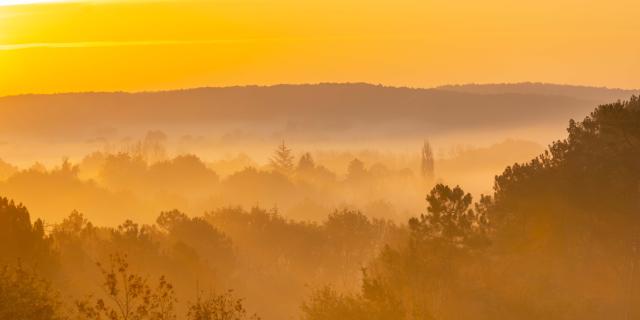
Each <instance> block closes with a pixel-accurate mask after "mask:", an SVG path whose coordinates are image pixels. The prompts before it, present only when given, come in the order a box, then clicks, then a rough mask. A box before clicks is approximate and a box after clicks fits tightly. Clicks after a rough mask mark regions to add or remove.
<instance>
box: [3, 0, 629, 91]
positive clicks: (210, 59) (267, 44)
mask: <svg viewBox="0 0 640 320" xmlns="http://www.w3.org/2000/svg"><path fill="white" fill-rule="evenodd" d="M41 1H42V0H40V2H41ZM17 2H23V3H25V2H35V1H29V0H26V1H21V0H0V95H10V94H18V93H42V92H64V91H96V90H100V91H103V90H108V91H111V90H128V91H138V90H159V89H169V88H183V87H196V86H227V85H237V84H274V83H308V82H312V83H315V82H360V81H364V82H371V83H382V84H388V85H407V86H416V87H429V86H435V85H440V84H449V83H469V82H477V83H485V82H519V81H541V82H554V83H571V84H586V85H598V86H610V87H624V88H640V77H638V74H639V71H640V41H638V39H640V2H638V1H637V0H610V1H589V0H538V1H529V2H526V3H525V2H524V1H513V0H511V1H507V0H487V1H477V0H458V1H452V0H395V1H375V0H373V1H372V0H368V1H364V0H358V1H339V0H324V1H315V0H314V1H299V0H295V1H294V0H278V1H267V0H249V1H239V0H212V1H184V0H181V1H109V0H102V1H75V2H68V1H67V2H65V1H61V3H47V4H23V5H13V4H14V3H17Z"/></svg>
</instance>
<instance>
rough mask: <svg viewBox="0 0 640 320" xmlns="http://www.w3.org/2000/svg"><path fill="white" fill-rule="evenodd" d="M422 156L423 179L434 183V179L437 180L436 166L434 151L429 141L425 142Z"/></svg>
mask: <svg viewBox="0 0 640 320" xmlns="http://www.w3.org/2000/svg"><path fill="white" fill-rule="evenodd" d="M420 155H421V157H422V162H421V169H422V177H423V178H424V179H425V180H427V181H433V179H434V178H435V166H434V159H433V151H432V149H431V144H429V141H428V140H425V141H424V144H423V145H422V152H421V153H420Z"/></svg>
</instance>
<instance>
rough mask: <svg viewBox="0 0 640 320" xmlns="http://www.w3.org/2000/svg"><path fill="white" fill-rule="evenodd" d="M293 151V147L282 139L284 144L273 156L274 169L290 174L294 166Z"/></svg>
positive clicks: (272, 164)
mask: <svg viewBox="0 0 640 320" xmlns="http://www.w3.org/2000/svg"><path fill="white" fill-rule="evenodd" d="M292 153H293V152H292V151H291V149H289V148H288V147H287V146H286V145H285V143H284V141H282V144H281V145H279V146H278V148H277V149H276V151H275V154H274V156H273V157H272V158H271V166H272V167H273V170H274V171H277V172H280V173H282V174H290V173H291V172H292V171H293V167H294V164H293V161H294V157H293V154H292Z"/></svg>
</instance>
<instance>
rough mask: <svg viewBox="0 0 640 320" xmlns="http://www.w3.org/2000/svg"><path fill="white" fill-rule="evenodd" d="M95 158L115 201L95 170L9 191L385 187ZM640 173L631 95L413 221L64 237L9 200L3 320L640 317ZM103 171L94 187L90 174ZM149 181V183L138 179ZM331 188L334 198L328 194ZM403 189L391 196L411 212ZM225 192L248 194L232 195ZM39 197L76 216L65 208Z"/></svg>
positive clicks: (283, 152) (233, 212) (140, 226)
mask: <svg viewBox="0 0 640 320" xmlns="http://www.w3.org/2000/svg"><path fill="white" fill-rule="evenodd" d="M153 146H154V144H153V143H150V144H147V145H146V147H148V148H151V150H154V149H153ZM152 153H153V152H151V154H152ZM146 154H150V153H148V152H147V153H146ZM422 154H423V156H422V159H423V162H422V163H421V165H422V167H421V168H422V172H421V173H420V175H421V178H422V180H425V178H434V177H433V175H434V173H433V172H431V170H433V162H432V158H431V157H432V154H433V151H432V150H431V148H430V146H429V145H428V144H425V146H424V148H423V153H422ZM101 157H102V158H101ZM94 158H95V159H98V160H99V161H98V160H97V161H96V163H100V165H99V166H98V167H99V168H100V169H99V170H98V169H97V170H98V171H96V172H99V173H97V174H98V175H103V176H102V179H101V180H100V183H102V184H106V185H108V186H109V189H108V190H110V191H104V190H107V189H101V187H100V186H99V185H98V184H97V183H95V182H87V181H83V180H80V179H77V177H78V175H79V174H80V172H81V171H83V170H81V166H76V165H72V164H70V163H67V162H65V163H64V164H63V165H61V166H60V167H59V168H57V169H56V170H53V171H49V170H46V169H42V168H40V169H39V168H37V167H36V168H32V169H31V170H26V171H23V172H21V173H19V174H18V175H16V174H12V175H11V177H9V178H7V179H8V180H7V181H8V182H5V185H6V183H13V184H16V185H20V186H21V188H23V189H22V190H23V191H22V192H24V193H25V194H27V193H29V192H30V190H32V189H31V188H40V186H34V185H30V182H31V181H34V180H32V177H34V176H37V177H41V176H46V177H49V178H50V180H49V181H50V183H52V186H53V187H52V188H51V189H48V190H52V189H55V187H56V186H57V185H58V184H67V185H65V186H64V187H60V188H61V190H67V189H68V188H78V190H85V188H94V190H102V191H96V192H93V191H92V193H91V195H92V196H91V197H93V200H94V201H96V202H98V203H104V206H105V207H108V208H109V209H110V210H117V209H114V208H116V207H114V205H118V204H117V203H116V204H114V203H113V202H122V201H127V198H129V199H140V198H141V197H134V196H133V195H132V194H131V193H130V192H131V191H127V192H124V191H123V192H121V193H118V192H117V191H113V190H117V189H118V188H120V187H121V186H122V185H126V186H127V187H128V189H127V190H134V192H141V193H144V192H148V190H152V189H154V188H175V189H180V190H182V191H183V192H186V193H190V192H193V193H197V192H199V191H200V190H206V189H209V188H216V189H217V190H222V191H221V192H220V193H218V194H219V196H220V197H222V198H224V197H231V196H233V195H235V194H237V192H241V191H244V192H246V193H251V194H256V195H258V194H259V195H260V196H264V197H265V198H268V197H271V196H272V195H271V194H270V193H269V192H272V191H273V190H277V191H278V192H279V194H278V196H279V197H280V196H283V195H287V194H292V195H294V194H295V193H296V190H298V189H299V187H296V188H294V189H286V187H282V189H274V188H273V187H272V185H273V183H272V182H270V183H268V184H264V185H263V186H260V185H259V184H255V183H254V182H255V180H254V178H246V177H253V176H255V175H265V176H266V177H268V179H275V180H278V179H280V180H279V181H281V183H282V184H283V185H285V186H286V185H287V184H288V183H291V181H297V182H296V183H298V184H300V183H303V182H300V181H311V183H310V184H312V185H315V187H314V189H313V190H320V191H317V192H318V196H319V197H321V196H322V195H327V194H328V193H327V192H332V193H333V192H345V190H346V191H349V190H357V189H353V188H346V187H345V188H334V187H335V186H336V185H337V184H341V185H349V184H355V185H358V184H366V185H370V184H372V181H373V180H371V179H372V178H371V172H372V171H374V169H373V168H371V167H366V166H365V164H364V163H363V162H362V161H360V160H356V159H352V160H351V161H350V162H349V166H348V168H347V170H346V172H347V174H346V178H344V179H342V178H340V179H338V178H336V176H335V174H334V173H332V171H331V170H328V169H327V168H325V167H323V166H320V165H317V164H316V163H315V162H314V159H313V158H312V157H311V156H309V155H304V156H302V157H299V158H298V159H295V158H294V157H293V156H292V155H291V154H290V150H289V149H288V148H287V146H286V145H284V144H283V145H282V146H281V147H280V149H279V150H278V152H277V153H276V154H275V155H274V157H273V159H272V163H271V165H272V169H271V171H265V170H258V169H255V168H254V169H244V170H242V171H240V172H239V173H235V174H232V175H231V176H230V177H226V178H225V179H222V180H221V179H220V177H218V176H217V175H216V174H215V173H212V171H210V170H207V168H206V166H204V165H203V164H202V163H201V162H198V160H197V158H194V157H188V156H185V157H180V158H175V159H172V160H169V161H160V162H157V163H155V164H152V165H149V164H148V163H145V162H144V161H142V160H138V159H137V158H136V157H135V155H133V156H132V154H131V153H118V154H100V155H95V157H94ZM104 159H108V160H104ZM638 159H640V99H638V98H637V97H632V98H631V99H630V100H628V101H624V102H616V103H612V104H606V105H601V106H599V107H598V108H596V109H595V111H593V112H592V113H591V114H590V115H589V116H587V117H586V118H584V120H582V121H573V120H572V121H570V123H569V127H568V136H567V137H566V139H564V140H561V141H556V142H554V143H553V144H551V145H550V146H549V148H548V150H546V151H545V152H544V153H543V154H541V155H540V156H538V157H536V158H535V159H533V160H531V161H529V162H526V163H519V164H514V165H512V166H509V167H507V168H506V169H504V171H503V172H502V173H500V174H499V175H497V176H496V177H495V182H494V191H493V193H492V194H490V195H482V196H477V197H473V196H472V195H471V194H470V193H468V192H466V191H465V189H464V186H463V185H462V186H457V185H456V184H451V185H448V184H444V183H438V181H437V180H436V181H431V183H430V184H429V186H432V187H431V188H430V187H427V184H425V186H424V188H425V189H424V190H423V196H422V197H421V198H424V194H426V199H424V201H423V209H422V210H419V211H418V210H417V211H416V212H414V213H413V214H412V216H413V217H411V218H409V219H406V220H404V221H398V220H395V219H388V218H384V216H378V215H375V216H374V215H369V214H368V212H367V210H356V209H353V208H349V207H344V208H340V209H337V210H333V211H329V212H326V214H325V217H323V218H320V219H302V218H297V219H292V218H290V217H285V216H284V215H282V214H281V213H280V212H279V210H278V208H277V207H264V206H261V205H260V203H259V202H257V203H254V204H253V205H244V206H226V207H224V206H223V207H220V206H216V204H218V202H216V201H212V202H211V207H210V208H208V209H205V210H203V211H201V212H202V213H195V212H189V214H187V213H185V212H182V211H178V210H172V207H168V208H159V209H158V210H157V212H158V214H157V216H156V218H155V221H153V222H144V223H141V222H139V221H134V220H133V217H135V214H129V212H113V213H112V215H111V216H112V217H113V216H117V217H121V221H122V222H120V223H119V224H118V225H117V226H104V225H102V224H94V222H93V221H90V220H89V219H88V218H87V216H85V214H88V213H82V212H78V211H74V212H70V213H69V214H68V215H67V216H66V217H65V218H64V219H61V222H59V223H55V224H53V225H51V224H48V223H47V222H45V221H42V220H39V219H32V217H30V214H29V211H28V209H27V208H26V207H24V206H23V205H21V204H19V202H20V201H21V199H20V198H19V197H13V198H15V199H14V200H10V199H8V198H2V199H1V200H0V228H1V230H0V261H1V262H2V264H3V265H4V266H3V267H2V268H1V269H0V319H110V320H125V319H127V320H129V319H137V320H143V319H217V320H226V319H238V320H239V319H252V318H263V319H302V320H324V319H327V320H328V319H345V320H350V319H637V318H638V317H640V289H639V288H638V285H639V284H640V279H639V277H640V274H639V273H640V270H638V268H639V267H640V266H638V264H639V262H640V251H639V250H640V248H639V247H638V246H639V245H640V221H639V220H640V216H638V213H639V212H640V161H639V160H638ZM121 162H124V163H126V165H112V166H111V167H109V166H110V165H111V164H116V163H121ZM89 163H90V162H89V161H88V160H87V162H86V163H84V166H85V169H84V171H83V172H85V173H86V172H90V171H91V170H88V169H86V168H89V167H90V165H89ZM172 165H175V166H180V165H184V166H187V167H189V168H190V169H189V170H187V171H181V170H171V168H173V167H172ZM136 166H138V167H137V168H140V166H141V167H143V168H144V170H142V169H140V170H138V169H135V168H136ZM122 168H127V170H123V169H122ZM132 168H133V169H132ZM193 168H196V169H197V168H201V169H199V171H198V170H195V169H193ZM377 170H382V169H381V168H378V169H377ZM140 172H144V173H145V176H144V177H142V176H141V177H138V178H136V179H132V178H131V177H132V175H134V174H138V173H140ZM182 172H189V173H190V176H188V177H183V176H180V174H181V173H182ZM105 173H109V174H108V175H105ZM381 174H382V173H377V174H376V175H374V176H376V177H379V176H380V175H381ZM386 174H388V175H389V176H392V177H395V178H394V179H396V178H397V179H405V178H406V177H407V175H406V174H405V173H403V172H396V171H393V170H388V171H386ZM403 174H405V175H403ZM409 176H410V175H409ZM16 177H17V178H16ZM74 177H75V178H74ZM107 177H108V178H107ZM305 177H306V178H305ZM309 177H311V178H309ZM403 177H404V178H403ZM12 179H13V180H12ZM304 179H307V180H304ZM406 179H409V178H406ZM221 181H223V182H222V183H221ZM230 181H231V182H230ZM320 181H327V182H326V183H327V186H328V187H327V190H328V189H331V191H322V190H323V189H321V188H319V187H318V185H321V184H320ZM183 182H188V183H184V184H183ZM134 183H140V184H141V185H140V186H135V185H134V187H132V186H131V184H134ZM403 183H407V182H403V180H400V181H398V182H396V183H395V184H393V186H394V188H396V189H398V190H395V191H388V189H385V188H381V189H379V190H378V192H379V194H382V195H384V193H385V192H387V191H388V192H389V195H388V197H389V198H391V197H396V196H398V195H401V194H402V192H403V189H402V184H403ZM143 184H144V186H142V185H143ZM166 184H170V187H167V186H166ZM194 185H197V186H198V187H197V188H195V189H193V190H192V189H190V188H192V187H193V186H194ZM380 185H381V186H384V185H387V184H386V183H381V184H380ZM227 188H236V189H235V190H234V193H233V194H231V193H230V194H228V195H226V194H225V193H224V192H225V190H226V189H227ZM12 190H15V188H13V189H12ZM156 191H157V190H156ZM128 192H129V193H128ZM152 194H153V196H157V195H158V193H157V192H154V193H152ZM42 196H43V197H44V196H48V197H51V199H58V198H61V199H63V200H61V201H72V200H73V199H68V198H67V199H65V197H69V196H68V195H65V194H64V192H60V193H55V192H53V193H46V194H44V193H43V195H42ZM147 196H149V195H147ZM194 196H200V195H194ZM201 196H205V197H206V195H201ZM91 197H80V198H81V199H85V200H86V199H92V198H91ZM142 198H144V197H142ZM345 199H346V198H345ZM383 200H384V199H383ZM86 201H88V200H86ZM176 207H179V206H176ZM122 208H127V210H131V209H130V208H132V207H131V206H128V205H127V206H124V205H123V207H122ZM299 210H304V208H302V207H301V208H300V209H299ZM299 217H304V213H301V214H300V215H299ZM129 219H132V220H129ZM34 220H35V221H34Z"/></svg>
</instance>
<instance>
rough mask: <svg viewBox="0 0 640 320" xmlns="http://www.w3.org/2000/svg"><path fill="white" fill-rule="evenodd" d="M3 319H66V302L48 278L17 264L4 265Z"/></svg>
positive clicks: (0, 283)
mask: <svg viewBox="0 0 640 320" xmlns="http://www.w3.org/2000/svg"><path fill="white" fill-rule="evenodd" d="M0 319H20V320H62V319H66V316H64V315H63V313H62V303H61V302H60V300H59V297H58V294H57V292H55V291H54V290H52V288H51V285H50V283H49V282H48V281H46V280H44V279H42V278H40V277H39V276H37V275H36V274H35V273H34V272H33V271H29V270H27V269H25V268H24V267H23V266H22V265H21V264H18V265H17V266H13V267H11V266H3V267H0Z"/></svg>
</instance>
